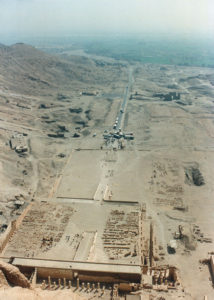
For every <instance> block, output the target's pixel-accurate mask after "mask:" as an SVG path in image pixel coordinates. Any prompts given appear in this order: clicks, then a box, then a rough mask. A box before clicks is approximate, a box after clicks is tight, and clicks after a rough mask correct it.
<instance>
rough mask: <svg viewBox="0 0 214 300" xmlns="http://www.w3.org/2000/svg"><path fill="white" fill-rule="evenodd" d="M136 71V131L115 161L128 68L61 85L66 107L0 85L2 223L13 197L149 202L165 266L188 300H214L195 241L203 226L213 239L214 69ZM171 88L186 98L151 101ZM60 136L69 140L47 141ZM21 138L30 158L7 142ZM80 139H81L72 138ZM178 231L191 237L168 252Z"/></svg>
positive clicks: (131, 109) (130, 109)
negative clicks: (106, 135) (111, 138)
mask: <svg viewBox="0 0 214 300" xmlns="http://www.w3.org/2000/svg"><path fill="white" fill-rule="evenodd" d="M89 68H90V67H89ZM133 70H134V71H133V84H132V87H131V88H132V90H130V94H132V95H135V94H136V92H137V95H138V96H139V97H138V98H137V97H132V99H130V100H129V102H128V105H127V108H126V112H125V116H124V123H123V124H124V128H123V130H124V132H133V133H134V135H135V139H134V141H128V142H126V144H125V145H126V146H125V149H124V150H118V151H117V154H116V155H113V158H111V157H110V158H109V156H111V155H112V153H113V151H112V150H110V148H109V146H106V145H105V143H104V140H103V137H102V134H103V132H104V130H108V131H110V130H112V126H113V123H114V121H115V118H116V116H117V113H118V111H119V108H120V104H121V101H122V98H123V93H124V88H125V87H126V85H127V82H128V68H125V67H123V68H122V69H121V67H117V66H114V65H111V66H108V68H107V69H106V70H105V72H104V73H103V74H104V75H103V82H99V83H98V81H96V78H97V76H98V75H96V72H97V74H100V73H99V72H101V70H97V69H96V68H95V67H94V65H93V72H94V74H95V75H96V76H94V83H92V81H93V78H92V80H91V81H90V82H87V81H85V84H83V83H82V84H79V85H78V84H74V83H72V84H71V86H69V85H68V84H67V85H64V86H63V87H62V89H61V91H60V92H61V93H62V94H64V95H65V96H66V97H67V98H66V100H65V101H59V100H58V99H57V93H58V92H57V91H56V89H54V88H52V87H49V88H48V89H47V91H46V92H45V93H44V90H42V89H41V95H39V93H38V91H37V94H35V93H34V92H33V91H34V88H35V87H32V86H31V88H30V89H29V90H28V91H27V92H28V93H27V92H26V87H25V89H24V88H23V90H21V88H20V89H19V90H18V91H17V92H15V91H14V90H15V87H14V88H12V87H11V86H8V89H3V88H1V92H0V108H1V112H0V140H1V143H0V147H1V154H0V162H1V164H0V170H1V172H0V179H1V182H2V185H1V189H0V197H1V203H0V206H1V211H2V214H1V215H0V218H1V219H0V220H1V223H2V225H3V224H8V222H9V221H10V220H11V219H13V218H16V217H17V215H19V214H20V213H21V208H19V209H18V210H17V208H16V205H15V201H17V199H18V200H22V201H24V202H26V203H28V202H30V201H31V200H32V199H33V198H34V199H39V200H41V199H47V197H48V196H49V199H50V201H51V198H52V197H54V198H55V199H58V200H59V199H60V198H57V197H65V198H66V197H68V198H69V199H72V198H81V197H83V198H90V199H93V198H94V199H95V200H96V201H100V202H101V203H102V201H103V196H104V190H105V188H106V186H108V190H109V191H111V194H112V196H111V199H108V200H120V201H130V202H132V201H138V202H139V203H145V204H146V207H147V214H148V216H149V217H151V218H152V219H153V221H154V223H155V232H156V233H155V234H156V237H157V239H158V240H159V242H160V244H161V245H162V246H163V249H164V252H165V258H164V261H163V263H167V264H168V263H170V264H173V265H176V266H177V267H178V269H179V274H180V278H181V282H182V285H183V287H184V290H185V299H194V300H199V299H203V296H204V295H208V299H213V298H214V291H213V288H212V282H211V281H210V273H209V270H208V267H207V266H206V265H202V264H200V263H199V260H201V259H204V258H207V257H209V254H208V252H212V251H213V242H212V243H206V242H204V241H203V239H201V240H199V237H198V236H196V235H195V233H194V228H195V227H194V226H195V225H196V226H199V228H200V234H201V235H203V237H205V238H210V239H214V231H213V225H214V218H213V217H214V215H213V211H214V209H213V208H214V207H213V196H214V189H213V178H214V169H213V167H212V165H213V162H214V152H213V151H214V143H213V135H214V103H213V96H214V87H213V85H212V82H213V77H214V72H213V70H212V69H206V68H191V67H180V66H179V67H176V66H164V68H161V67H160V66H158V65H156V66H155V65H150V64H148V65H135V66H133ZM112 74H114V76H113V75H112ZM118 74H120V76H118ZM111 75H112V76H111ZM116 78H117V80H116ZM1 87H3V83H2V85H1ZM37 88H38V87H37ZM83 89H88V90H94V89H96V90H98V95H97V96H81V95H80V92H81V91H82V90H83ZM169 92H176V93H178V92H179V93H180V94H181V98H180V99H179V100H176V99H174V100H172V101H164V99H163V98H161V97H159V96H156V95H155V94H157V93H159V94H164V95H165V94H167V93H169ZM17 103H18V104H19V105H18V106H17ZM41 104H45V105H46V107H45V108H44V107H43V106H42V107H41ZM23 106H24V107H23ZM29 108H30V109H29ZM70 108H71V109H74V108H81V111H80V112H78V113H77V112H71V111H70ZM60 126H61V127H60ZM62 126H65V128H63V127H62ZM58 132H60V133H64V135H65V138H51V137H48V136H47V134H48V133H58ZM15 133H22V134H23V133H25V134H27V136H25V137H23V139H24V142H25V143H26V144H27V145H28V147H29V150H28V153H27V155H26V156H21V155H18V154H17V153H16V152H15V151H14V150H12V149H11V147H10V145H9V141H10V139H11V137H12V136H13V135H14V134H15ZM74 133H78V134H80V136H79V137H77V138H74V137H73V135H74ZM94 133H96V135H94ZM93 135H94V136H93ZM101 147H103V150H102V149H101ZM93 149H95V150H93ZM78 150H80V151H78ZM62 154H63V155H62ZM71 154H72V155H71ZM195 174H196V175H195ZM199 177H200V178H199ZM87 179H88V180H87ZM198 180H199V181H200V183H201V185H198ZM107 198H108V197H107ZM62 201H63V199H62ZM179 225H182V226H183V228H184V233H185V240H178V241H177V245H178V248H177V251H176V253H175V254H169V253H168V252H167V244H168V243H169V241H170V240H171V239H173V236H174V232H175V231H178V226H179ZM8 297H9V296H8ZM175 297H177V299H179V298H178V296H177V295H176V296H175V295H174V294H173V293H170V295H168V296H165V298H166V299H176V298H175ZM182 297H183V295H182ZM8 299H10V298H8ZM23 299H24V298H23ZM47 299H48V298H47Z"/></svg>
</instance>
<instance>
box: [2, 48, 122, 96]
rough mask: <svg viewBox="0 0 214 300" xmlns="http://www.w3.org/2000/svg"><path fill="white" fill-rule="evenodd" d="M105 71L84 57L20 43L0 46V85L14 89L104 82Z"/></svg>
mask: <svg viewBox="0 0 214 300" xmlns="http://www.w3.org/2000/svg"><path fill="white" fill-rule="evenodd" d="M118 69H119V70H120V67H118ZM109 71H110V70H108V69H105V71H104V72H103V70H102V68H99V67H97V65H96V63H95V62H94V61H93V60H90V59H88V58H84V59H76V57H73V59H72V58H71V57H69V59H66V58H60V57H58V56H54V55H50V54H47V53H44V52H42V51H40V50H38V49H36V48H34V47H32V46H30V45H26V44H22V43H18V44H14V45H12V46H4V45H1V46H0V74H1V75H0V89H10V90H13V91H15V92H16V93H25V94H26V93H27V94H29V93H30V94H32V95H41V94H43V95H48V94H50V90H51V92H53V91H54V90H55V91H56V90H58V89H59V88H60V89H61V88H62V87H63V88H65V89H70V88H71V87H72V85H73V86H75V85H76V84H78V85H83V84H85V83H87V84H94V82H95V81H96V83H98V84H99V83H104V82H108V81H109V79H108V77H109V76H110V75H109Z"/></svg>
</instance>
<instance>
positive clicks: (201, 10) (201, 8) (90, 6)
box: [0, 0, 214, 36]
mask: <svg viewBox="0 0 214 300" xmlns="http://www.w3.org/2000/svg"><path fill="white" fill-rule="evenodd" d="M74 32H81V33H103V32H110V33H111V32H113V33H132V32H136V33H141V32H161V33H171V32H175V33H182V34H183V33H187V34H209V35H213V36H214V0H0V34H1V35H7V34H11V33H15V34H17V35H21V34H32V35H47V34H56V35H57V34H63V33H74Z"/></svg>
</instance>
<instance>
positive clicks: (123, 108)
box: [116, 69, 132, 130]
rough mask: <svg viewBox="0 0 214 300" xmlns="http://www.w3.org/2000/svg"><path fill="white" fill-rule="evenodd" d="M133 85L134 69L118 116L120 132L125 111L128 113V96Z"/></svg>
mask: <svg viewBox="0 0 214 300" xmlns="http://www.w3.org/2000/svg"><path fill="white" fill-rule="evenodd" d="M131 84H132V69H130V70H129V82H128V85H127V86H126V88H125V91H124V97H123V102H122V105H121V107H120V111H119V113H118V116H117V117H118V123H117V126H116V130H119V128H122V121H123V118H124V116H125V111H126V106H127V102H128V95H129V91H130V87H131Z"/></svg>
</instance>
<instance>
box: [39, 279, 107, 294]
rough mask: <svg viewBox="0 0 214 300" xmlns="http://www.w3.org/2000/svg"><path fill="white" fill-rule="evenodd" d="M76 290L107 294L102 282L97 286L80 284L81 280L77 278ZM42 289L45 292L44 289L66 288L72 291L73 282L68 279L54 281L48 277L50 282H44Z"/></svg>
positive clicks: (88, 283)
mask: <svg viewBox="0 0 214 300" xmlns="http://www.w3.org/2000/svg"><path fill="white" fill-rule="evenodd" d="M75 286H76V289H81V290H86V291H87V292H92V291H94V292H102V293H104V292H105V285H103V286H102V288H101V286H100V282H98V283H97V284H95V283H92V284H91V283H90V282H87V283H85V282H81V283H80V280H79V278H77V280H76V285H75ZM41 288H42V289H43V290H44V289H54V290H55V289H63V288H64V289H65V288H68V289H71V288H72V281H71V280H68V281H67V280H66V278H63V279H61V278H59V279H58V280H57V281H53V282H52V280H51V277H50V276H48V280H47V281H46V280H43V282H42V284H41Z"/></svg>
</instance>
